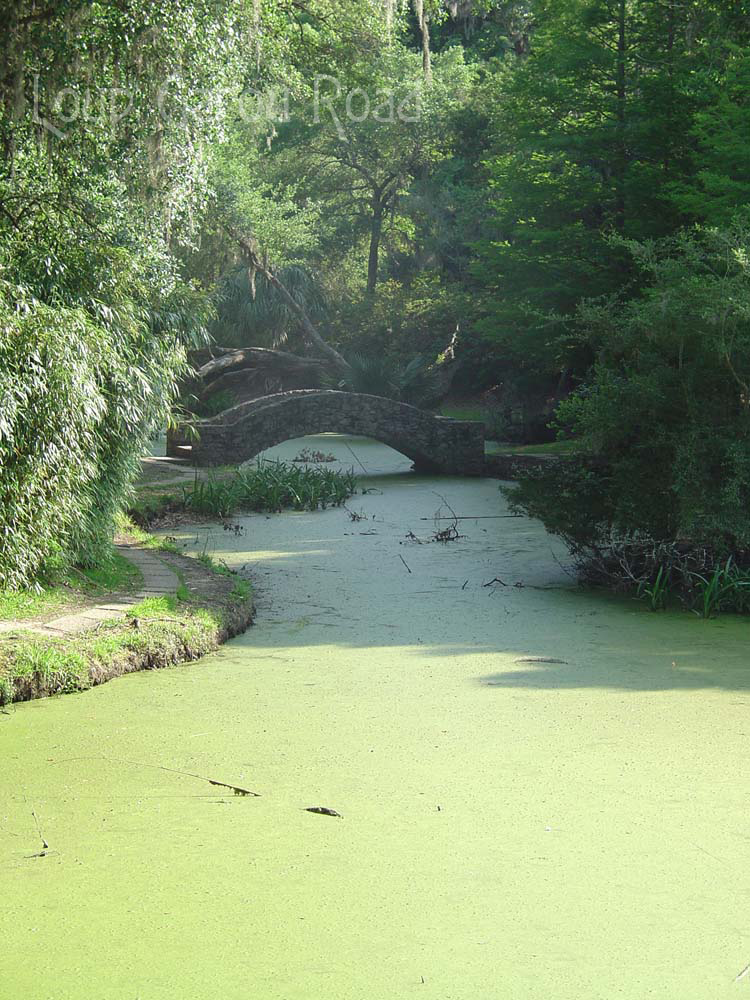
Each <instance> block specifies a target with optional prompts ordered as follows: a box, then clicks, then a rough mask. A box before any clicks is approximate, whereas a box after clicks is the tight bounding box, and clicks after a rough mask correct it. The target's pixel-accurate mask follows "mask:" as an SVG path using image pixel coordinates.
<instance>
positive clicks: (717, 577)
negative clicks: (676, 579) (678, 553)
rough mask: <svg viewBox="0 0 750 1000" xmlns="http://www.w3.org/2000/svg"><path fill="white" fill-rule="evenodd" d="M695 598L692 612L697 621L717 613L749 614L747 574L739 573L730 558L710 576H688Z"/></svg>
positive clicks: (749, 600)
mask: <svg viewBox="0 0 750 1000" xmlns="http://www.w3.org/2000/svg"><path fill="white" fill-rule="evenodd" d="M691 576H692V578H693V580H694V581H695V590H696V594H697V607H694V608H693V609H692V610H693V611H694V612H695V613H696V614H697V615H700V617H701V618H713V617H714V615H716V614H718V613H719V612H720V611H724V610H729V611H738V612H740V613H747V611H748V610H750V570H743V569H740V568H739V567H738V566H737V565H736V564H735V563H734V561H733V559H732V557H731V556H730V557H729V558H728V559H727V561H726V563H724V564H723V565H719V566H715V567H714V570H713V572H712V573H710V574H708V575H704V574H703V573H692V574H691Z"/></svg>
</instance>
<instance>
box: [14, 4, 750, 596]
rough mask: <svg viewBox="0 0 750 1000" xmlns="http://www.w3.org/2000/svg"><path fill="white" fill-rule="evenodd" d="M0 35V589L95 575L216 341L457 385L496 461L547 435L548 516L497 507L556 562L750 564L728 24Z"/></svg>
mask: <svg viewBox="0 0 750 1000" xmlns="http://www.w3.org/2000/svg"><path fill="white" fill-rule="evenodd" d="M7 27H8V30H7V32H6V34H5V36H4V39H3V41H2V43H0V46H1V47H2V53H3V70H2V73H0V281H1V282H2V285H0V321H1V323H0V338H1V339H0V354H1V356H2V362H1V370H0V380H2V381H1V382H0V393H2V420H1V422H0V458H1V459H2V480H1V481H0V504H1V506H0V530H1V531H2V534H1V535H0V539H2V541H0V583H3V584H5V585H12V586H17V585H21V584H23V583H24V582H28V581H29V580H32V579H34V578H35V576H37V575H38V574H40V573H44V572H45V571H47V570H49V569H50V567H54V566H56V565H59V564H65V563H67V562H70V561H71V560H84V561H85V560H87V559H88V560H90V559H92V558H95V557H96V555H97V553H99V552H101V551H102V547H103V545H105V544H106V539H107V537H108V535H109V533H110V532H111V526H112V518H113V515H114V513H115V512H116V511H117V509H118V508H120V507H121V506H122V504H123V503H124V502H125V501H126V498H127V493H128V488H129V484H130V482H131V479H132V475H133V470H134V468H135V460H136V459H137V457H138V454H139V452H140V451H141V450H142V449H143V447H144V444H145V442H146V440H147V438H148V435H149V434H150V433H151V431H152V430H153V428H154V427H156V426H157V425H159V424H163V422H164V419H165V416H166V414H167V411H168V409H169V406H170V404H171V402H172V399H173V397H174V394H175V387H176V384H177V382H178V381H179V379H180V377H181V376H182V374H183V372H184V370H185V366H186V363H187V359H188V358H189V353H190V349H191V348H192V347H194V346H196V345H198V344H200V343H205V339H206V337H213V339H214V342H215V343H216V344H218V345H221V346H224V347H243V346H263V347H270V348H276V347H279V346H283V347H284V349H285V350H287V351H292V352H297V353H306V354H316V355H317V356H318V357H322V358H323V359H324V360H325V363H326V364H327V365H329V367H330V370H329V371H328V372H327V377H328V380H329V384H336V385H340V386H342V387H344V388H362V387H363V386H364V387H367V388H368V391H379V392H383V393H384V394H388V395H393V396H396V397H397V398H403V399H407V400H411V401H414V402H418V403H419V404H420V405H437V404H438V403H439V401H440V397H441V395H443V394H444V393H445V392H446V390H447V388H448V384H449V378H450V377H452V378H453V389H452V391H453V396H454V399H453V402H457V403H459V404H460V403H462V402H465V403H466V404H468V405H469V406H471V407H473V408H476V407H477V406H484V405H485V402H486V399H489V401H490V403H489V404H488V405H490V406H491V415H492V419H491V424H492V427H493V429H494V432H495V433H496V434H498V435H503V436H507V437H508V438H513V439H515V440H519V439H520V440H524V441H527V442H528V441H539V440H544V439H547V440H549V439H550V437H552V436H553V433H554V432H553V431H550V430H549V426H548V425H549V424H550V421H551V419H552V417H553V415H554V412H555V409H556V408H557V407H558V404H560V405H559V410H558V415H557V417H556V418H555V426H556V427H562V428H563V429H564V430H565V432H566V433H568V434H572V435H574V436H576V437H577V438H579V439H580V442H581V448H580V449H579V455H580V457H579V458H578V460H576V461H573V460H571V461H570V462H569V463H567V465H566V471H565V472H564V473H563V472H559V473H558V475H559V476H563V475H564V476H566V477H568V478H567V479H566V481H565V482H564V483H562V482H561V483H559V484H558V485H559V488H560V490H561V491H562V492H561V494H560V495H561V496H562V497H563V498H566V502H565V503H561V504H557V499H558V498H557V495H556V494H555V493H554V491H553V492H552V493H550V498H549V500H548V501H545V499H544V491H543V490H541V491H540V490H537V493H536V494H534V497H532V493H533V490H534V486H533V484H531V483H528V484H526V485H525V486H524V487H523V491H525V492H522V493H520V494H518V496H517V502H519V503H523V504H525V506H526V509H528V510H529V511H532V512H534V513H535V514H538V515H539V516H541V517H543V519H544V520H545V522H546V523H547V524H548V526H550V527H551V528H553V530H557V531H559V532H560V533H562V534H563V536H564V537H566V539H568V541H569V543H570V544H571V546H572V547H573V548H574V550H575V551H576V553H577V554H580V553H581V552H583V551H584V550H587V551H591V550H593V549H594V548H596V549H597V550H598V551H601V550H602V547H604V548H606V546H607V545H608V544H609V542H607V541H606V540H607V539H610V540H611V539H612V538H613V537H614V536H617V538H618V539H619V540H622V539H631V540H632V539H640V540H641V541H643V543H644V544H646V542H648V544H650V545H651V544H654V545H657V546H660V545H663V544H678V545H680V546H682V547H683V548H685V547H688V548H689V547H692V549H693V550H694V551H697V550H698V549H700V548H702V549H704V550H706V551H710V552H711V553H712V558H715V559H724V558H726V557H728V556H729V555H730V554H732V555H733V556H734V557H735V558H736V559H737V560H739V562H740V563H741V562H742V559H743V558H744V556H743V553H744V552H745V551H746V549H747V548H748V544H749V543H748V526H747V523H746V518H747V514H746V511H747V501H748V495H747V489H748V457H747V455H748V439H747V432H748V427H747V407H746V401H747V397H748V392H747V389H746V385H747V383H748V380H749V378H750V376H749V375H748V371H747V364H746V361H747V358H746V341H747V332H746V331H747V328H748V327H747V324H748V318H747V315H746V304H747V299H748V292H747V287H748V282H749V281H750V276H749V275H748V273H747V268H746V264H745V254H746V252H747V240H746V236H745V228H744V223H743V221H742V218H743V216H742V212H743V208H744V206H745V205H746V202H747V197H748V193H749V192H750V167H749V166H748V164H750V139H748V136H749V135H750V104H748V101H747V96H746V95H747V84H748V82H749V81H750V18H748V15H747V12H746V10H745V6H744V5H743V4H740V3H736V2H734V0H679V2H678V0H658V2H654V0H460V2H448V0H411V2H407V0H356V2H352V3H347V4H342V3H340V2H338V0H295V2H294V3H289V2H288V0H215V2H211V3H204V2H198V3H191V4H183V3H178V2H176V0H168V2H166V3H160V4H156V3H151V2H149V3H146V4H139V5H137V6H136V7H134V6H132V5H128V4H125V3H122V2H120V0H107V2H105V3H102V4H96V5H80V4H76V3H70V2H69V0H51V2H50V3H49V4H47V5H46V6H44V7H41V6H40V5H39V4H38V3H37V0H12V3H11V4H10V5H9V13H8V18H7ZM696 226H698V227H700V228H696ZM316 331H317V332H316ZM449 344H450V345H451V347H450V350H449V351H447V352H446V349H447V348H448V345H449ZM330 348H333V349H334V350H333V351H331V350H330ZM336 352H338V354H337V353H336ZM446 356H447V357H449V358H453V357H455V358H456V359H457V362H458V363H457V364H456V365H448V366H447V367H445V368H443V367H442V366H441V365H440V364H436V362H437V361H438V360H439V359H441V358H443V357H446ZM446 373H448V374H446ZM235 374H236V373H235ZM271 381H272V382H273V379H272V380H271ZM230 383H231V384H230ZM240 388H241V387H240ZM237 391H238V382H237V379H235V380H234V381H231V380H229V381H227V382H226V383H225V384H221V383H219V382H217V385H216V387H215V392H214V393H213V395H212V396H211V397H210V398H207V399H204V400H202V401H200V402H199V403H198V404H197V405H198V406H199V407H203V411H202V412H215V410H216V409H218V408H219V407H220V406H221V405H222V404H223V403H225V402H227V401H231V400H234V399H236V398H242V397H241V395H240V396H239V397H238V396H237ZM488 391H489V393H490V394H489V396H486V393H487V392H488ZM186 405H188V406H189V405H190V403H189V400H186ZM522 498H523V499H522ZM553 498H554V500H555V503H556V504H557V505H556V506H553V503H552V499H553ZM576 512H577V513H576ZM582 512H585V513H584V514H582ZM695 571H696V572H698V571H699V570H697V569H696V570H695ZM655 572H656V571H655ZM701 572H702V570H701Z"/></svg>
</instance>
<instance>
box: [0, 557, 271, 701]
mask: <svg viewBox="0 0 750 1000" xmlns="http://www.w3.org/2000/svg"><path fill="white" fill-rule="evenodd" d="M160 557H161V558H162V559H163V561H164V562H165V563H167V565H169V566H170V568H171V569H173V570H174V571H175V572H176V573H177V575H178V576H179V578H180V580H181V584H180V587H179V589H178V590H177V593H176V594H175V596H174V597H158V598H148V599H146V600H144V601H141V602H140V603H138V604H135V605H132V606H131V607H130V608H129V610H128V611H127V613H126V615H125V617H124V618H121V619H118V620H113V621H103V622H101V623H100V624H98V625H97V626H96V627H95V628H92V629H90V630H89V631H86V632H83V633H79V634H77V635H75V636H71V637H70V638H53V637H49V636H47V635H40V634H36V633H34V632H32V631H27V630H24V629H23V628H21V629H17V630H14V631H13V632H12V633H6V634H4V635H0V704H8V703H10V702H14V701H27V700H29V699H31V698H43V697H47V696H49V695H53V694H61V693H64V692H71V691H82V690H85V689H87V688H90V687H92V686H94V685H96V684H101V683H104V682H105V681H108V680H110V679H112V678H113V677H119V676H121V675H122V674H127V673H132V672H133V671H136V670H154V669H158V668H161V667H168V666H172V665H174V664H177V663H182V662H185V661H187V660H196V659H198V658H199V657H201V656H205V655H206V654H207V653H210V652H211V651H212V650H214V649H216V648H217V646H218V645H219V644H220V643H222V642H224V641H226V639H228V638H231V637H232V636H234V635H238V634H239V633H240V632H243V631H244V630H245V629H246V628H247V626H248V625H249V624H250V623H251V621H252V615H253V601H252V592H251V588H250V584H249V583H248V582H247V581H246V580H244V579H242V578H240V577H237V576H235V575H234V574H231V573H229V571H227V570H225V569H223V568H222V567H217V566H214V565H210V564H209V563H208V562H207V561H206V560H203V561H198V560H194V559H189V558H188V557H186V556H181V555H177V554H176V553H172V552H162V553H161V555H160Z"/></svg>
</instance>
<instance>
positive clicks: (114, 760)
mask: <svg viewBox="0 0 750 1000" xmlns="http://www.w3.org/2000/svg"><path fill="white" fill-rule="evenodd" d="M75 760H106V761H107V762H108V763H110V764H127V765H128V766H129V767H150V768H153V769H154V770H157V771H169V772H170V773H171V774H182V775H183V776H184V777H186V778H197V779H198V781H207V782H208V783H209V785H215V786H216V787H217V788H229V789H231V791H233V792H234V794H235V795H252V796H253V798H256V799H259V798H260V792H253V791H251V790H250V789H249V788H243V787H242V786H241V785H231V784H229V783H228V782H226V781H217V780H216V779H215V778H209V777H208V776H207V775H205V774H195V773H194V772H193V771H181V770H180V769H179V768H176V767H167V766H166V765H165V764H146V763H144V762H143V761H139V760H125V759H124V758H121V757H105V756H104V755H103V754H100V755H98V756H95V757H66V758H65V759H64V760H58V761H54V762H53V763H55V764H66V763H68V762H70V761H75Z"/></svg>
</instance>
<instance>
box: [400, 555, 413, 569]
mask: <svg viewBox="0 0 750 1000" xmlns="http://www.w3.org/2000/svg"><path fill="white" fill-rule="evenodd" d="M398 557H399V559H400V560H401V562H402V563H403V564H404V566H406V569H407V571H408V572H409V573H411V570H410V569H409V564H408V563H407V561H406V559H404V557H403V556H402V555H401V553H400V552H399V554H398Z"/></svg>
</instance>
